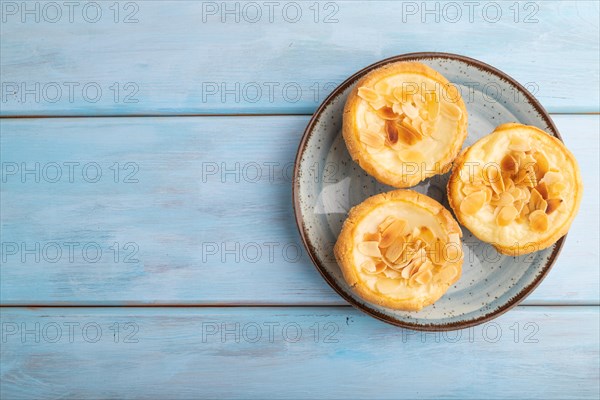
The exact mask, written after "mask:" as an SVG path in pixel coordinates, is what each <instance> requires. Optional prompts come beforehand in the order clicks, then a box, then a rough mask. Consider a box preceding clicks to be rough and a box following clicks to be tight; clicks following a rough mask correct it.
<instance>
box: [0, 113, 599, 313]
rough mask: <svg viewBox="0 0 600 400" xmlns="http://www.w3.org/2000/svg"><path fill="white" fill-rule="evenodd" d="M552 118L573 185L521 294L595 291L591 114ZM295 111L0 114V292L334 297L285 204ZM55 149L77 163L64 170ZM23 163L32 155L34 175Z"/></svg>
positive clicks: (195, 298) (590, 294)
mask: <svg viewBox="0 0 600 400" xmlns="http://www.w3.org/2000/svg"><path fill="white" fill-rule="evenodd" d="M554 119H555V121H556V123H557V124H558V127H559V129H560V131H561V132H562V134H563V137H564V138H565V141H566V143H567V146H568V147H569V148H570V149H571V150H572V151H573V152H574V153H575V156H576V157H577V159H578V160H579V163H580V164H581V167H582V172H583V180H584V185H585V193H584V198H583V203H582V208H581V210H580V213H579V216H578V218H577V219H576V220H575V223H574V224H573V226H572V229H571V233H570V234H569V237H568V238H567V241H566V245H565V247H564V250H563V251H562V254H561V255H560V257H559V259H558V261H557V263H556V265H555V266H554V268H553V270H552V271H551V273H550V274H549V276H548V277H547V278H546V279H545V281H544V282H543V283H542V285H541V286H540V287H539V288H538V289H537V290H536V291H535V292H534V293H533V294H532V295H531V296H530V297H529V298H528V299H527V300H526V303H525V304H598V302H599V300H598V299H599V294H598V287H599V271H598V264H599V253H598V246H597V244H598V240H599V238H598V226H599V215H598V212H599V205H598V195H597V194H598V191H599V189H598V188H599V184H598V175H597V171H598V169H599V166H598V151H599V149H598V135H599V131H600V121H599V119H600V117H599V116H597V115H593V116H563V115H559V116H555V117H554ZM307 121H308V118H306V117H243V118H242V117H177V118H170V117H161V118H96V119H94V118H91V119H88V118H81V119H79V118H78V119H3V120H1V121H0V128H1V130H2V135H1V139H0V140H1V142H0V144H1V153H0V155H1V161H2V167H3V174H4V176H3V177H2V179H3V181H2V182H1V185H2V186H1V189H0V194H1V199H0V207H1V212H2V225H1V234H2V246H3V248H2V259H1V260H0V261H2V267H1V269H0V278H1V279H0V281H1V282H0V289H1V293H0V295H1V301H2V303H3V304H5V305H27V304H55V305H56V304H59V305H70V304H80V305H81V304H88V305H123V304H204V305H219V304H233V305H235V304H250V305H252V304H256V305H261V304H264V305H273V304H274V305H286V304H293V305H299V304H300V305H330V304H333V305H336V304H344V302H343V301H342V300H341V299H340V298H339V297H338V296H337V295H336V294H335V293H334V292H333V291H332V290H331V289H330V288H329V287H328V286H327V284H326V283H325V282H324V281H323V279H322V278H321V277H320V275H319V274H318V273H317V272H316V270H315V268H314V267H313V266H312V264H311V263H310V261H309V259H308V257H307V255H306V253H305V250H304V248H303V247H302V245H301V242H300V240H299V237H298V234H297V230H296V226H295V222H294V218H293V211H292V205H291V179H290V178H291V167H292V164H291V163H292V162H293V159H294V155H295V152H296V148H297V144H298V142H299V139H300V136H301V133H302V131H303V129H304V127H305V125H306V124H307ZM69 162H71V163H79V165H75V164H70V165H72V168H73V175H72V176H69V168H68V166H67V165H66V164H65V163H69ZM23 163H25V164H23ZM35 163H38V164H39V166H37V167H36V164H35ZM94 163H96V164H94ZM115 163H117V164H115ZM128 163H131V164H128ZM56 165H58V166H59V167H60V168H61V171H62V175H61V177H60V179H59V180H58V182H56V183H52V181H53V180H56V176H57V175H56V173H57V172H56V171H57V168H56ZM15 168H16V169H15ZM25 168H29V169H30V170H34V171H35V168H37V169H38V172H39V183H36V182H35V179H36V175H35V172H29V173H27V172H24V171H25ZM136 168H137V170H136ZM117 169H118V170H119V175H118V176H117V175H115V170H117ZM14 171H16V172H14ZM84 171H85V174H84ZM257 171H258V172H259V173H260V174H261V176H260V178H259V179H257ZM98 172H101V176H99V177H98ZM134 172H135V174H134V175H132V176H130V175H131V174H132V173H134ZM96 179H98V181H97V182H94V181H95V180H96ZM70 180H72V182H70ZM115 180H116V181H117V182H115ZM135 180H137V181H138V182H137V183H132V182H131V181H135ZM126 182H130V183H126ZM73 243H77V244H73ZM115 243H116V245H115ZM36 246H38V247H36ZM70 249H73V250H72V254H71V251H70ZM59 251H60V253H59ZM98 251H100V252H101V253H98ZM36 257H37V258H38V259H36Z"/></svg>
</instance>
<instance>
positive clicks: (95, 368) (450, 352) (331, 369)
mask: <svg viewBox="0 0 600 400" xmlns="http://www.w3.org/2000/svg"><path fill="white" fill-rule="evenodd" d="M1 312H2V314H1V315H2V324H3V325H2V326H3V331H2V334H3V338H2V341H3V342H2V349H1V352H0V359H1V361H2V366H1V367H0V368H1V369H0V377H1V380H2V385H1V386H0V396H1V397H2V398H3V399H31V398H37V399H46V398H90V399H95V398H120V399H128V398H169V399H176V398H177V399H179V398H181V399H189V398H244V399H248V398H261V399H262V398H278V399H279V398H282V399H283V398H286V399H297V398H338V399H339V398H369V399H374V398H377V399H379V398H381V399H384V398H385V399H392V398H393V399H403V398H407V399H408V398H417V397H418V398H456V399H466V398H473V399H481V398H488V399H501V398H502V399H503V398H544V399H566V398H572V399H584V398H590V399H597V398H598V391H599V387H598V382H599V380H598V378H599V368H598V357H599V354H598V346H597V344H598V334H599V331H598V317H599V315H598V309H597V308H596V307H519V308H517V309H515V310H513V311H511V312H509V313H507V314H505V315H503V316H502V317H500V318H499V319H497V320H496V321H494V322H490V323H487V324H485V325H482V326H478V327H474V328H471V329H468V330H463V331H454V332H445V333H443V334H442V333H438V334H434V333H420V332H413V331H407V330H402V329H399V328H396V327H393V326H390V325H387V324H384V323H382V322H379V321H376V320H374V319H372V318H370V317H367V316H365V315H364V314H361V313H359V312H358V311H355V310H353V309H352V308H349V307H336V308H197V309H194V308H184V309H181V308H168V309H164V308H146V309H136V308H127V309H123V308H120V309H115V308H111V309H103V308H93V309H73V308H71V309H60V308H58V309H20V308H17V309H14V308H3V309H2V310H1ZM36 324H38V325H37V326H36ZM69 327H71V328H69ZM117 328H118V329H117ZM25 330H27V331H28V333H25V334H24V333H23V332H24V331H25ZM38 331H39V334H36V332H38ZM36 335H37V336H36ZM36 340H37V342H36Z"/></svg>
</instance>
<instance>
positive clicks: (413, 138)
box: [396, 121, 421, 146]
mask: <svg viewBox="0 0 600 400" xmlns="http://www.w3.org/2000/svg"><path fill="white" fill-rule="evenodd" d="M396 128H397V130H398V138H399V139H400V140H401V141H402V142H403V143H405V144H407V145H409V146H412V145H414V144H415V143H417V142H418V141H419V140H421V134H420V133H419V132H417V131H416V130H415V129H414V128H413V127H412V126H410V125H409V124H408V123H406V122H405V121H402V122H401V123H400V124H396Z"/></svg>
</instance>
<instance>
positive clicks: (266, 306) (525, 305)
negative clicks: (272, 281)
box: [0, 303, 600, 310]
mask: <svg viewBox="0 0 600 400" xmlns="http://www.w3.org/2000/svg"><path fill="white" fill-rule="evenodd" d="M517 307H518V308H528V307H530V308H536V307H596V308H598V307H600V303H596V304H578V303H545V304H541V303H540V304H519V305H517V306H516V307H515V308H517ZM3 308H6V309H9V308H31V309H37V308H198V309H201V308H347V309H353V308H354V307H352V306H351V305H349V304H219V303H215V304H169V303H166V304H105V305H102V304H87V305H86V304H1V305H0V310H1V309H3Z"/></svg>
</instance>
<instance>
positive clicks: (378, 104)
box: [369, 97, 388, 111]
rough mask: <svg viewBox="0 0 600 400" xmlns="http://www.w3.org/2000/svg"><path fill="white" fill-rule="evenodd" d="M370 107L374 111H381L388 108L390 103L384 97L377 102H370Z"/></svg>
mask: <svg viewBox="0 0 600 400" xmlns="http://www.w3.org/2000/svg"><path fill="white" fill-rule="evenodd" d="M369 105H370V106H371V107H372V108H373V109H374V110H376V111H377V110H379V109H381V108H383V107H386V106H387V105H388V102H387V100H386V99H384V98H383V97H379V98H378V99H377V100H375V101H373V102H370V103H369Z"/></svg>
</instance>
